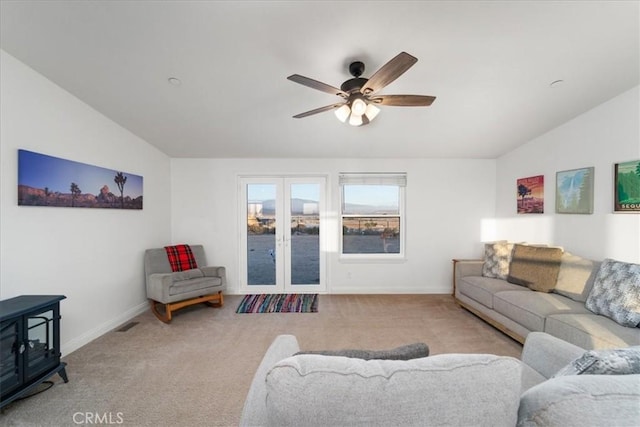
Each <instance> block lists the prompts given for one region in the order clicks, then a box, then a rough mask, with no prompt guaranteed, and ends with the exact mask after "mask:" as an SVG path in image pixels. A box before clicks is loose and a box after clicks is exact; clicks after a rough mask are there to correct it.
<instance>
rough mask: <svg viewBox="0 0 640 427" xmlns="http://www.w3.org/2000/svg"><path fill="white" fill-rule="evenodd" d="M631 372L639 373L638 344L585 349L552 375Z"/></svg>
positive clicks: (639, 355)
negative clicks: (603, 348) (623, 346)
mask: <svg viewBox="0 0 640 427" xmlns="http://www.w3.org/2000/svg"><path fill="white" fill-rule="evenodd" d="M632 374H640V346H634V347H626V348H614V349H607V350H589V351H586V352H585V353H584V354H582V355H581V356H580V357H578V358H576V359H574V360H572V361H571V362H570V363H569V364H568V365H567V366H565V367H564V368H562V369H560V370H559V371H558V372H557V373H556V374H555V375H554V377H560V376H563V375H632ZM639 385H640V384H639Z"/></svg>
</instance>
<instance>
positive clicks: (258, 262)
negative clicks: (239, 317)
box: [239, 176, 326, 293]
mask: <svg viewBox="0 0 640 427" xmlns="http://www.w3.org/2000/svg"><path fill="white" fill-rule="evenodd" d="M325 184H326V179H325V177H299V176H295V177H294V176H289V177H241V178H240V188H239V190H240V205H241V206H240V215H241V220H240V236H241V239H240V240H241V241H240V289H241V291H243V292H244V293H317V292H324V291H325V290H326V284H325V254H324V247H325V244H324V238H325V229H326V227H325V224H324V218H326V215H325V198H326V195H325Z"/></svg>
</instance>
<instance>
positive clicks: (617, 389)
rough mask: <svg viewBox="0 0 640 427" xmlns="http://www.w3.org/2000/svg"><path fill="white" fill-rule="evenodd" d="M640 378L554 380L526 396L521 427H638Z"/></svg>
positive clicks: (524, 394) (573, 378)
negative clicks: (639, 383)
mask: <svg viewBox="0 0 640 427" xmlns="http://www.w3.org/2000/svg"><path fill="white" fill-rule="evenodd" d="M639 381H640V376H638V375H617V376H613V375H579V376H575V375H572V376H565V377H558V378H553V379H550V380H548V381H545V382H543V383H541V384H538V385H537V386H534V387H532V388H530V389H529V390H527V391H526V392H525V393H523V394H522V397H521V399H520V408H519V409H518V427H529V426H637V425H638V420H639V419H640V404H639V403H640V387H638V382H639Z"/></svg>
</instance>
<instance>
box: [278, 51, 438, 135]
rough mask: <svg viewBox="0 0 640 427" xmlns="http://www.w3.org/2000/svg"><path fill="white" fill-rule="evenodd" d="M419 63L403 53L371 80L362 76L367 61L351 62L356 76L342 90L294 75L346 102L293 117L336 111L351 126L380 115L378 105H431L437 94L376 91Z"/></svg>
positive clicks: (350, 66) (302, 83)
mask: <svg viewBox="0 0 640 427" xmlns="http://www.w3.org/2000/svg"><path fill="white" fill-rule="evenodd" d="M416 62H418V59H417V58H415V57H414V56H411V55H409V54H408V53H406V52H400V53H399V54H398V55H397V56H396V57H394V58H393V59H392V60H390V61H389V62H387V63H386V64H384V65H383V66H382V67H381V68H380V69H379V70H378V71H376V72H375V73H374V74H373V75H372V76H371V77H370V78H368V79H366V78H363V77H360V76H361V75H362V73H363V72H364V64H363V63H362V62H360V61H356V62H352V63H351V64H350V65H349V73H351V75H352V76H353V78H352V79H349V80H347V81H345V82H344V83H342V85H341V86H340V89H338V88H337V87H333V86H331V85H328V84H325V83H322V82H319V81H317V80H313V79H310V78H308V77H304V76H301V75H299V74H293V75H291V76H289V77H287V79H289V80H291V81H293V82H296V83H300V84H301V85H304V86H308V87H310V88H312V89H316V90H320V91H322V92H326V93H330V94H333V95H338V96H340V97H342V98H343V100H344V101H343V102H339V103H336V104H331V105H327V106H324V107H320V108H316V109H315V110H311V111H307V112H304V113H300V114H296V115H295V116H293V117H294V118H296V119H301V118H303V117H308V116H311V115H313V114H318V113H323V112H325V111H330V110H335V114H336V116H337V117H338V119H339V120H340V121H341V122H343V123H344V122H346V121H347V119H349V124H350V125H352V126H361V125H366V124H368V123H369V122H370V121H371V120H373V119H374V117H375V116H377V115H378V113H379V112H380V109H379V108H378V107H377V105H391V106H397V107H428V106H429V105H431V104H432V103H433V101H434V100H435V99H436V97H435V96H425V95H377V94H376V93H377V92H378V91H380V90H381V89H382V88H384V87H385V86H387V85H388V84H389V83H391V82H393V81H394V80H395V79H397V78H398V77H400V76H401V75H402V74H403V73H404V72H405V71H407V70H408V69H409V68H411V67H412V66H413V64H415V63H416Z"/></svg>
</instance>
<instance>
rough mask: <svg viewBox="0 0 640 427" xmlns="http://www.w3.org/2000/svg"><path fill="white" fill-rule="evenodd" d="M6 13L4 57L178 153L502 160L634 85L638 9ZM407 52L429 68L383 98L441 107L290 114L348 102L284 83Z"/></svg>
mask: <svg viewBox="0 0 640 427" xmlns="http://www.w3.org/2000/svg"><path fill="white" fill-rule="evenodd" d="M0 5H1V6H0V7H1V9H0V17H1V21H0V27H1V33H0V41H1V47H2V49H3V50H5V51H6V52H8V53H9V54H10V55H12V56H14V57H15V58H17V59H19V60H20V61H22V62H24V63H26V64H27V65H29V66H30V67H31V68H33V69H35V70H36V71H38V72H39V73H41V74H43V75H44V76H46V77H47V78H48V79H50V80H51V81H53V82H55V83H56V84H57V85H59V86H60V87H62V88H64V89H65V90H67V91H68V92H70V93H72V94H73V95H75V96H76V97H78V98H79V99H81V100H82V101H84V102H85V103H87V104H88V105H90V106H91V107H93V108H95V109H96V110H98V111H99V112H101V113H102V114H104V115H105V116H107V117H109V118H110V119H112V120H113V121H115V122H117V123H119V124H120V125H121V126H123V127H125V128H127V129H128V130H130V131H131V132H133V133H134V134H136V135H138V136H139V137H141V138H143V139H144V140H146V141H147V142H149V143H150V144H153V145H154V146H156V147H157V148H158V149H160V150H161V151H163V152H164V153H166V154H167V155H169V156H171V157H189V158H351V157H355V158H387V157H393V158H409V157H411V158H415V157H426V158H495V157H498V156H500V155H502V154H504V153H506V152H508V151H510V150H512V149H514V148H515V147H517V146H519V145H522V144H524V143H526V142H527V141H529V140H531V139H532V138H535V137H536V136H539V135H541V134H543V133H545V132H547V131H549V130H551V129H553V128H554V127H556V126H558V125H560V124H562V123H564V122H566V121H568V120H570V119H572V118H574V117H576V116H577V115H579V114H581V113H583V112H585V111H587V110H589V109H591V108H593V107H595V106H597V105H598V104H601V103H602V102H605V101H607V100H609V99H611V98H613V97H615V96H616V95H618V94H620V93H622V92H624V91H626V90H628V89H630V88H632V87H635V86H637V85H638V84H639V80H640V47H639V46H640V7H639V5H640V3H639V2H638V1H584V2H583V1H460V2H458V1H442V2H441V1H422V2H420V1H147V0H144V1H75V0H74V1H56V0H49V1H7V0H2V1H1V3H0ZM402 51H406V52H408V53H410V54H411V55H413V56H415V57H417V58H418V62H417V63H416V64H415V65H414V66H413V67H412V68H411V69H409V70H408V71H407V72H406V73H405V74H403V75H402V76H400V78H398V79H397V80H396V81H394V82H392V83H391V84H389V85H388V86H387V87H386V88H384V89H383V90H381V91H380V94H418V95H433V96H436V97H437V98H436V100H435V102H434V103H433V105H432V106H431V107H392V106H383V107H381V112H380V114H379V115H378V117H377V118H376V119H375V120H374V121H373V122H372V123H371V124H369V125H367V126H362V127H352V126H349V125H347V124H343V123H340V122H339V121H338V120H337V119H336V117H335V116H334V114H333V113H332V112H325V113H321V114H317V115H313V116H310V117H307V118H303V119H294V118H292V116H293V115H295V114H298V113H301V112H304V111H308V110H312V109H314V108H318V107H322V106H325V105H328V104H331V103H333V102H337V101H340V98H339V97H337V96H333V95H330V94H327V93H324V92H320V91H317V90H313V89H310V88H308V87H305V86H302V85H299V84H296V83H293V82H291V81H289V80H287V79H286V77H287V76H289V75H291V74H296V73H297V74H301V75H303V76H306V77H310V78H312V79H315V80H319V81H321V82H324V83H327V84H329V85H332V86H337V87H339V86H340V84H341V83H342V82H343V81H345V80H347V79H349V78H350V77H351V76H350V75H349V72H348V65H349V63H350V62H352V61H354V60H360V61H363V62H364V63H365V66H366V70H365V72H364V74H363V77H370V76H371V74H373V72H375V71H376V70H377V69H378V68H379V67H381V66H382V65H383V64H384V63H386V62H387V61H389V60H390V59H391V58H393V57H394V56H395V55H397V54H398V53H400V52H402ZM171 77H175V78H178V79H179V80H180V82H181V84H180V85H173V84H171V83H170V82H169V81H168V79H169V78H171ZM556 80H563V83H562V84H560V85H557V86H555V87H551V86H550V84H551V83H552V82H554V81H556Z"/></svg>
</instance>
